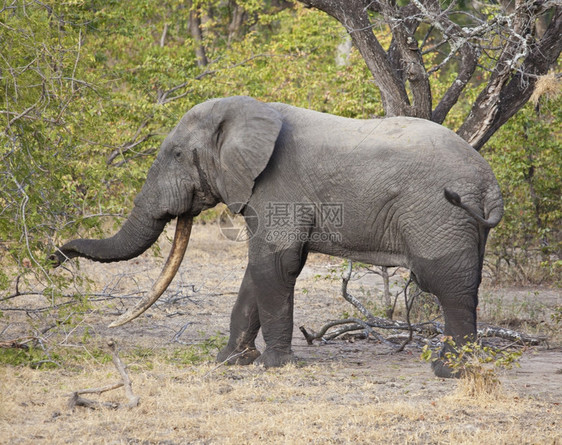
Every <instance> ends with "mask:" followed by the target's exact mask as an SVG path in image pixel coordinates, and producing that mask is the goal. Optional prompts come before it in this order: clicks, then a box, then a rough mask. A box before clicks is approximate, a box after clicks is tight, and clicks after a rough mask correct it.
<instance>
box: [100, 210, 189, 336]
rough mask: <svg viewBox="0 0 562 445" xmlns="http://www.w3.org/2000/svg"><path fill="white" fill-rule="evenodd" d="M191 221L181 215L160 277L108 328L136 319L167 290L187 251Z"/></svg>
mask: <svg viewBox="0 0 562 445" xmlns="http://www.w3.org/2000/svg"><path fill="white" fill-rule="evenodd" d="M192 222H193V219H192V218H191V217H190V216H187V215H181V216H179V217H178V222H177V224H176V234H175V236H174V243H173V244H172V250H171V251H170V255H169V256H168V259H167V260H166V264H164V267H163V269H162V272H160V276H159V277H158V279H157V280H156V282H155V283H154V285H153V286H152V289H151V290H150V292H149V293H148V295H147V296H146V297H144V298H143V299H142V300H141V301H139V302H138V303H137V305H136V306H135V307H133V308H132V309H129V310H128V311H127V312H125V313H124V314H123V315H121V316H120V317H119V318H118V319H117V320H115V321H114V322H113V323H111V324H110V325H109V327H110V328H114V327H116V326H121V325H124V324H125V323H128V322H129V321H131V320H134V319H135V318H137V317H138V316H139V315H140V314H142V313H143V312H144V311H146V310H147V309H148V308H149V307H150V306H152V305H153V304H154V303H155V302H156V300H158V298H160V295H162V294H163V293H164V291H165V290H166V289H167V288H168V285H169V284H170V283H171V281H172V280H173V279H174V276H175V275H176V272H177V271H178V269H179V267H180V264H181V262H182V260H183V255H184V254H185V250H186V249H187V244H188V243H189V235H190V234H191V225H192Z"/></svg>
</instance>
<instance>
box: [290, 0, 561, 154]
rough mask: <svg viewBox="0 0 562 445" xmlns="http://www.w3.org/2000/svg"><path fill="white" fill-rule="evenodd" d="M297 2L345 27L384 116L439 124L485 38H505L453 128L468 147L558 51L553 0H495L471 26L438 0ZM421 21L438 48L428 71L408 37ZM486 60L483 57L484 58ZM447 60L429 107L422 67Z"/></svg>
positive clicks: (513, 108) (521, 100)
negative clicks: (382, 28) (499, 6)
mask: <svg viewBox="0 0 562 445" xmlns="http://www.w3.org/2000/svg"><path fill="white" fill-rule="evenodd" d="M299 1H300V2H301V3H303V4H304V5H306V6H308V7H314V8H318V9H320V10H321V11H324V12H325V13H327V14H329V15H331V16H332V17H334V18H335V19H336V20H338V21H339V22H340V23H341V24H342V25H343V26H344V27H345V28H346V30H347V32H348V33H349V34H350V36H351V38H352V39H353V43H354V45H355V46H356V48H357V49H358V50H359V52H360V53H361V55H362V57H363V59H364V60H365V63H366V65H367V67H368V68H369V70H370V71H371V74H372V75H373V78H374V80H375V83H376V84H377V86H378V87H379V89H380V92H381V97H382V102H383V107H384V110H385V113H386V115H387V116H396V115H402V116H416V117H422V118H426V119H431V120H433V121H434V122H438V123H442V122H443V121H444V120H445V118H446V116H447V114H448V113H449V111H450V110H451V108H452V107H453V106H454V104H455V103H456V102H457V101H458V99H459V97H460V96H461V94H462V92H463V91H464V89H465V87H466V86H467V85H468V83H469V81H470V80H471V79H472V76H473V75H474V73H475V71H476V68H477V66H478V63H479V62H480V57H481V55H482V54H483V52H484V51H486V47H489V46H490V45H491V42H494V44H495V45H497V43H498V42H499V43H501V42H505V43H504V44H503V45H504V46H503V48H502V51H501V54H500V55H499V57H498V59H497V61H496V65H495V66H494V67H493V68H492V72H491V75H490V79H489V81H488V84H487V85H486V86H485V87H484V89H483V90H482V91H481V93H480V95H479V96H478V98H477V99H476V101H475V103H474V104H473V106H472V109H471V111H470V114H469V116H468V117H467V118H466V120H465V122H464V123H463V124H462V125H461V127H460V128H459V129H458V134H459V135H460V136H461V137H462V138H463V139H464V140H466V141H467V142H469V143H470V144H471V145H472V146H473V147H474V148H475V149H476V150H480V148H482V146H483V145H484V144H485V143H486V141H488V140H489V139H490V137H491V136H492V135H493V134H494V133H495V132H496V131H497V130H498V129H499V128H500V127H501V126H502V125H503V124H504V123H505V122H507V120H508V119H509V118H510V117H511V116H513V115H514V114H515V113H516V112H517V111H518V110H519V109H521V108H522V107H523V106H524V105H525V103H526V102H527V101H528V100H529V98H530V97H531V94H532V92H533V89H534V86H535V83H536V80H537V78H538V77H540V76H541V75H544V74H546V73H547V72H548V70H549V69H550V68H551V67H552V66H554V65H555V64H556V60H557V59H558V56H559V55H560V52H561V51H562V38H560V36H561V35H562V5H560V2H552V3H548V2H543V1H531V0H515V3H514V4H512V3H513V2H507V1H503V3H505V4H506V5H507V6H506V7H505V8H504V10H503V11H502V12H501V13H500V14H499V15H498V16H495V17H493V18H491V19H489V20H488V21H487V22H486V21H484V20H485V19H483V18H481V19H478V20H475V24H473V25H472V26H464V27H461V26H459V25H458V24H457V23H456V22H455V21H453V20H452V19H451V17H450V16H449V15H450V14H452V13H454V12H455V11H454V8H452V7H451V6H449V7H447V8H445V9H442V3H441V2H439V1H438V0H412V1H410V2H408V3H406V4H405V5H404V6H402V7H400V6H398V5H397V2H395V1H393V0H374V1H364V0H299ZM545 8H550V10H549V14H548V15H549V16H551V17H552V18H551V19H550V22H549V24H548V27H547V28H546V30H544V31H543V30H542V29H539V30H538V31H537V29H536V28H537V23H539V25H541V26H539V28H541V27H544V21H545V13H546V9H545ZM372 13H375V16H376V18H377V19H378V20H381V19H382V20H383V21H384V22H385V23H386V24H387V25H388V27H389V29H390V32H391V33H392V42H391V45H390V48H389V50H388V52H385V50H384V49H383V47H382V46H381V44H380V42H379V41H378V40H377V37H376V35H375V33H374V32H373V26H375V22H372V19H373V16H372ZM422 21H423V22H424V23H426V24H427V25H429V31H427V36H426V37H428V36H429V35H430V34H431V33H434V34H433V35H435V34H437V36H438V38H437V39H436V41H437V43H433V46H434V48H433V49H432V50H431V51H428V50H425V51H428V52H433V53H436V52H437V51H438V50H440V51H441V53H442V54H443V55H442V56H441V60H442V62H439V63H438V64H437V65H436V66H434V67H432V68H431V69H429V70H428V71H426V68H425V67H424V63H423V60H422V55H423V54H422V51H421V49H420V47H419V46H420V45H419V44H418V39H417V38H416V37H415V35H414V33H415V31H416V29H417V28H418V25H419V24H420V23H421V22H422ZM420 40H421V39H420ZM425 40H426V39H423V41H422V43H421V45H422V46H423V45H424V44H425V43H426V42H425ZM434 41H435V38H434ZM447 48H448V50H447ZM444 49H445V52H443V50H444ZM447 51H448V53H447ZM488 51H489V50H488ZM493 52H494V51H493V50H492V53H493ZM443 57H444V59H443ZM493 57H494V56H493V55H492V57H489V59H492V58H493ZM489 59H487V60H485V62H487V63H489ZM451 60H458V67H457V73H458V74H457V76H456V78H455V79H454V80H453V82H452V83H451V84H450V86H449V87H448V89H447V91H446V92H445V94H444V95H443V97H442V98H441V100H440V101H439V103H438V104H437V106H436V107H435V109H434V110H433V111H432V110H431V107H432V95H431V89H430V84H429V79H428V73H430V74H431V73H433V72H436V71H438V70H440V69H441V68H442V67H443V66H445V65H446V64H447V63H448V62H449V61H451ZM407 84H409V89H410V92H411V98H412V101H411V102H410V99H409V97H408V94H407V90H406V86H407Z"/></svg>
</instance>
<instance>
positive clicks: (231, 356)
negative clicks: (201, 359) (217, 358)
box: [203, 348, 249, 379]
mask: <svg viewBox="0 0 562 445" xmlns="http://www.w3.org/2000/svg"><path fill="white" fill-rule="evenodd" d="M248 351H249V349H248V348H246V349H244V350H243V351H241V352H238V353H236V354H231V355H229V356H228V357H227V358H226V359H225V360H223V361H222V362H220V363H218V364H217V365H216V366H215V367H214V368H213V369H211V370H210V371H209V372H207V373H206V374H205V375H204V376H203V378H204V379H205V378H207V377H208V376H209V375H210V374H212V373H213V372H215V371H216V370H217V369H219V368H220V367H221V366H223V365H224V364H225V363H226V362H228V361H229V360H232V359H233V358H236V357H239V356H240V355H242V354H245V353H246V352H248Z"/></svg>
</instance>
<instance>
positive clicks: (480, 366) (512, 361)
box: [421, 338, 522, 396]
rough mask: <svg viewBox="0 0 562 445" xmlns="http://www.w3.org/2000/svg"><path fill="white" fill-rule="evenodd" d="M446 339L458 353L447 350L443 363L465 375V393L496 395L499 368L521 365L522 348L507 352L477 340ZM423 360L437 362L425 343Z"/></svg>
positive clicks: (471, 394)
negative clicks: (459, 342)
mask: <svg viewBox="0 0 562 445" xmlns="http://www.w3.org/2000/svg"><path fill="white" fill-rule="evenodd" d="M445 342H446V343H447V344H448V345H449V347H450V348H451V349H452V350H454V351H455V352H446V353H445V357H444V364H445V365H446V366H448V367H449V368H451V369H452V370H453V371H454V372H455V371H456V372H457V373H458V374H459V375H460V376H461V378H462V388H463V392H464V393H465V394H466V395H468V396H480V395H484V394H485V395H493V394H494V393H497V392H498V390H499V386H500V382H499V380H498V376H497V371H498V370H502V369H511V368H512V367H513V366H519V359H520V357H521V355H522V352H521V351H506V350H503V349H496V348H494V347H491V346H483V345H482V344H480V343H477V342H467V343H465V344H464V345H462V346H458V345H456V344H455V342H454V341H453V340H452V339H451V338H446V339H445ZM421 358H422V360H425V361H428V362H429V361H434V360H437V359H438V358H437V357H436V356H435V353H434V352H433V351H432V350H431V348H430V347H429V346H428V345H425V346H424V348H423V350H422V353H421Z"/></svg>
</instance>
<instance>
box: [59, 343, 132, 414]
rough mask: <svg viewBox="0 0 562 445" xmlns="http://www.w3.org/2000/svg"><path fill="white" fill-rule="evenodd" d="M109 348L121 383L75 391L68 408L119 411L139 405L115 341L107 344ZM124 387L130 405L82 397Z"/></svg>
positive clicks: (71, 395)
mask: <svg viewBox="0 0 562 445" xmlns="http://www.w3.org/2000/svg"><path fill="white" fill-rule="evenodd" d="M107 346H108V347H109V352H110V353H111V359H112V361H113V364H114V365H115V367H116V368H117V371H118V372H119V374H120V376H121V381H120V382H117V383H114V384H113V385H107V386H103V387H101V388H88V389H80V390H78V391H74V392H73V393H72V394H70V400H69V401H68V406H69V408H70V409H74V408H75V407H76V406H83V407H85V408H90V409H96V408H110V409H117V408H122V407H125V408H134V407H136V406H138V404H139V400H140V398H139V396H136V395H135V394H134V393H133V389H132V385H131V379H130V378H129V374H127V370H126V366H125V365H124V364H123V362H122V361H121V359H120V358H119V355H118V354H117V348H116V345H115V342H114V341H113V340H109V342H108V343H107ZM121 387H124V390H125V396H126V397H127V399H128V400H129V403H127V404H124V405H121V404H119V403H117V402H98V401H95V400H89V399H85V398H83V397H80V395H81V394H98V395H99V394H102V393H104V392H107V391H111V390H114V389H117V388H121Z"/></svg>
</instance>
